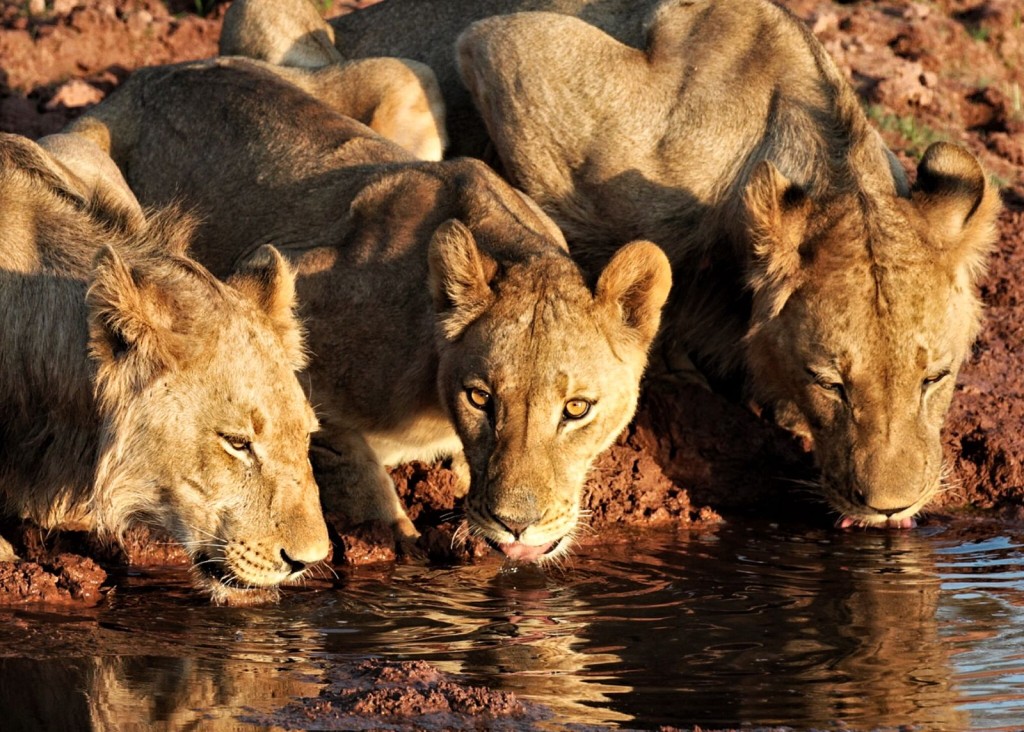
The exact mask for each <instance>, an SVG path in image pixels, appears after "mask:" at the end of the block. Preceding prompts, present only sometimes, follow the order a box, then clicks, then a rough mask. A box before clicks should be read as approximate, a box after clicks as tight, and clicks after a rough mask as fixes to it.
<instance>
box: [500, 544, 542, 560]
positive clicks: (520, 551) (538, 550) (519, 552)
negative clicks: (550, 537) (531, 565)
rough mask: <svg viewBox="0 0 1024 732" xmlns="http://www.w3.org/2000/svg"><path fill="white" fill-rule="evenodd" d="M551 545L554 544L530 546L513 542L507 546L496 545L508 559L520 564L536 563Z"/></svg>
mask: <svg viewBox="0 0 1024 732" xmlns="http://www.w3.org/2000/svg"><path fill="white" fill-rule="evenodd" d="M552 544H554V542H553V541H549V542H548V543H547V544H539V545H537V546H530V545H529V544H523V543H522V542H519V541H513V542H511V543H509V544H498V548H499V549H501V552H502V554H504V555H505V556H506V557H508V558H509V559H518V560H519V561H521V562H536V561H537V560H538V559H540V558H541V557H542V556H544V554H545V553H546V552H547V551H548V549H550V548H551V545H552Z"/></svg>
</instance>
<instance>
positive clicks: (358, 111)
mask: <svg viewBox="0 0 1024 732" xmlns="http://www.w3.org/2000/svg"><path fill="white" fill-rule="evenodd" d="M333 42H334V32H333V31H332V30H331V27H330V26H329V25H327V23H326V22H324V20H323V18H321V17H320V13H319V12H318V10H317V9H316V8H315V7H314V6H313V3H312V2H311V0H271V1H270V2H266V1H262V0H261V1H257V2H250V0H237V1H236V2H233V3H232V4H231V6H230V7H229V8H228V11H227V13H225V15H224V25H223V29H222V31H221V37H220V54H221V55H222V56H246V57H248V58H252V59H257V60H260V61H266V62H268V63H270V64H273V65H275V66H278V67H279V69H278V73H279V74H280V75H281V76H282V77H284V78H286V79H288V80H289V81H291V82H292V83H293V84H297V85H298V86H300V87H302V88H303V89H305V90H306V91H307V92H308V93H310V94H312V95H313V96H315V97H317V98H318V99H320V100H321V101H322V102H324V103H325V104H327V105H328V106H330V107H333V108H334V109H335V110H337V111H339V112H341V113H342V114H345V115H347V116H349V117H352V118H353V119H357V120H359V121H360V122H362V123H363V124H365V125H367V126H369V127H370V128H371V129H372V130H374V131H375V132H377V133H378V134H380V135H383V136H384V137H386V138H388V139H389V140H392V141H394V142H396V143H398V144H399V145H401V146H402V147H404V148H405V149H406V150H408V151H410V152H411V153H412V154H413V155H415V156H416V157H418V158H421V159H422V160H440V159H441V156H442V155H443V153H444V149H445V147H446V146H447V144H448V138H447V133H446V130H445V112H444V102H443V101H442V99H441V90H440V88H439V87H438V84H437V78H436V77H435V76H434V72H433V71H431V69H430V67H429V66H427V65H426V64H422V63H419V62H417V61H410V60H408V59H399V58H367V59H360V60H357V61H346V60H345V59H344V58H343V57H342V55H341V54H340V53H339V52H338V51H337V49H335V47H334V45H333ZM287 67H297V68H295V69H289V68H287ZM324 67H327V68H326V69H325V68H324Z"/></svg>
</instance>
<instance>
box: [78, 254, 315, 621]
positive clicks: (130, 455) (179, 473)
mask: <svg viewBox="0 0 1024 732" xmlns="http://www.w3.org/2000/svg"><path fill="white" fill-rule="evenodd" d="M185 262H187V260H179V264H178V265H177V266H176V267H174V268H173V269H171V270H170V271H168V272H164V273H159V274H153V273H149V274H147V273H139V272H138V271H129V270H128V268H127V267H126V266H125V265H124V264H123V263H122V262H120V261H119V260H118V259H117V257H116V255H114V254H113V253H112V251H108V253H107V255H106V258H105V259H104V260H101V262H100V264H99V265H98V266H97V270H96V274H95V275H94V281H93V283H92V286H91V288H90V296H89V298H90V307H91V321H92V322H91V333H92V350H93V353H94V356H95V358H96V359H97V361H98V362H99V370H98V383H99V388H98V395H99V402H100V408H101V411H102V412H103V413H104V437H103V444H102V445H101V448H100V449H101V453H100V460H99V467H98V471H97V494H96V503H97V505H96V511H97V515H98V518H99V523H100V526H101V528H105V529H107V530H109V531H113V532H115V533H116V532H119V531H120V530H122V529H123V528H124V527H125V526H126V525H127V524H128V523H129V522H130V521H131V520H132V519H133V518H136V517H140V516H141V517H146V518H147V519H149V520H153V521H156V522H157V523H159V524H160V525H161V526H163V527H164V528H165V529H167V530H169V531H170V532H171V533H172V535H173V536H174V537H175V538H176V539H177V540H178V541H180V542H181V543H182V545H183V546H184V547H185V549H186V550H187V551H188V553H189V556H190V557H191V558H192V560H193V563H194V570H195V576H196V578H197V583H198V584H199V585H200V586H201V587H203V588H205V589H206V590H208V591H209V592H210V593H211V595H212V596H213V599H214V600H215V601H217V602H230V603H232V604H238V603H247V602H255V601H260V600H264V599H267V598H268V597H273V596H274V595H275V594H276V589H275V588H276V586H277V585H278V584H280V583H281V582H285V581H288V580H293V579H295V578H297V577H298V576H299V575H300V574H301V573H302V572H303V571H304V570H305V568H306V567H308V566H309V565H310V564H314V563H316V562H319V561H321V560H322V559H324V558H325V557H326V555H327V552H328V548H329V545H328V539H327V529H326V525H325V523H324V520H323V516H322V513H321V510H320V502H319V495H318V489H317V485H316V483H315V481H314V479H313V474H312V468H311V466H310V464H309V459H308V449H309V437H310V434H311V433H312V432H314V431H315V430H316V428H317V421H316V417H315V415H314V413H313V410H312V409H311V408H310V406H309V404H308V402H307V401H306V398H305V395H304V394H303V391H302V389H301V387H300V385H299V382H298V379H297V378H296V375H295V371H296V370H297V369H298V368H300V367H301V366H302V365H303V360H304V359H303V354H302V349H301V339H300V334H299V331H298V328H297V325H296V323H295V321H294V319H293V316H292V306H293V299H294V297H293V283H292V274H291V272H290V270H288V268H287V265H286V264H285V263H284V262H283V260H281V258H280V255H278V254H277V252H276V251H274V250H273V249H272V248H269V247H267V248H266V250H265V251H264V252H262V253H261V256H258V257H257V258H256V260H255V261H254V262H253V263H251V264H248V265H247V268H246V270H243V271H242V272H240V273H238V274H236V275H234V276H232V278H231V279H230V280H229V282H228V285H227V286H225V285H221V284H220V283H217V282H216V281H215V280H213V279H212V278H210V277H209V275H206V274H205V272H204V271H201V270H199V269H198V268H196V267H195V266H194V265H193V266H191V267H188V266H182V263H185ZM203 275H205V276H203Z"/></svg>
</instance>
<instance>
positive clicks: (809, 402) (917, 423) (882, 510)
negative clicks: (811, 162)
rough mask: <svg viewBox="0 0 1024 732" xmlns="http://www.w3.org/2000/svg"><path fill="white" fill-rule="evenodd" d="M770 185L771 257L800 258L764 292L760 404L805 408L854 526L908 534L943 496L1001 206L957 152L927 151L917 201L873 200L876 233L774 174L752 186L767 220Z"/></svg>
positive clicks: (852, 207) (770, 260)
mask: <svg viewBox="0 0 1024 732" xmlns="http://www.w3.org/2000/svg"><path fill="white" fill-rule="evenodd" d="M771 175H775V176H777V177H776V178H775V179H774V181H771V182H769V181H768V180H767V176H771ZM764 183H768V184H769V185H770V186H771V187H775V188H777V189H779V190H782V194H781V199H782V200H783V204H782V209H781V210H776V211H775V212H774V217H775V222H774V224H771V227H772V228H774V230H775V233H774V234H772V235H771V236H772V237H774V243H769V244H767V245H766V247H774V246H776V245H777V244H778V242H782V243H783V244H785V243H786V242H787V241H788V242H790V243H791V244H792V245H796V247H797V248H796V250H793V251H792V255H793V256H792V257H791V260H790V261H788V262H783V261H782V256H785V255H782V254H780V252H779V251H776V252H774V253H772V254H763V256H764V257H765V259H764V260H762V262H761V266H762V267H763V268H764V269H762V270H760V272H759V275H758V277H755V278H754V280H753V285H754V288H755V293H756V294H755V318H754V324H753V326H752V328H751V332H750V335H749V337H748V346H749V358H750V364H751V370H752V373H753V374H754V376H755V380H756V381H757V382H758V386H759V388H760V389H761V391H762V396H765V397H767V398H768V399H770V400H773V401H775V402H776V403H779V404H782V405H784V408H785V407H786V406H789V405H791V406H792V407H795V414H791V415H788V416H789V417H790V418H793V417H795V418H796V419H797V420H798V421H799V422H800V423H801V427H802V428H803V429H804V430H806V431H807V432H808V433H809V434H810V436H811V437H812V438H813V440H814V445H815V453H816V456H817V460H818V463H819V465H820V467H821V470H822V486H823V488H824V490H825V494H826V496H827V497H828V499H829V501H830V503H831V504H832V506H833V507H834V508H835V509H837V510H838V511H839V512H840V513H841V514H842V516H843V519H842V523H843V524H844V525H849V524H851V523H857V524H883V523H887V522H888V523H891V524H895V525H900V526H904V527H907V526H910V525H912V521H913V516H914V515H915V514H916V513H917V512H918V511H920V510H921V508H923V507H924V506H925V504H927V503H928V501H929V500H930V499H931V497H932V496H933V495H934V494H935V492H936V490H937V489H938V488H939V486H940V483H941V474H942V445H941V441H940V434H939V433H940V430H941V429H942V424H943V422H944V419H945V415H946V411H947V409H948V408H949V403H950V399H951V398H952V394H953V386H954V383H955V382H956V376H957V372H958V371H959V369H960V364H961V363H962V362H963V360H964V358H965V357H966V356H967V353H968V350H969V348H970V344H971V342H972V341H973V339H974V337H975V334H976V333H977V330H978V324H979V317H980V303H979V302H978V299H977V297H976V295H975V292H974V289H975V286H974V283H975V281H976V278H977V276H978V274H979V272H980V270H981V267H982V264H983V256H984V254H985V253H986V252H987V247H988V245H989V242H990V241H991V225H992V220H993V218H994V215H995V210H996V204H995V200H994V196H993V194H992V193H991V191H990V190H988V188H987V187H986V185H985V181H984V177H983V175H982V173H981V169H980V168H979V167H978V164H977V162H975V161H974V158H973V157H971V156H970V155H969V154H968V153H966V152H965V151H963V150H962V149H960V148H956V147H954V146H952V145H938V146H935V147H934V148H933V149H932V150H930V151H929V154H928V155H927V156H926V157H925V159H924V160H923V161H922V163H921V170H920V171H919V174H918V188H917V189H915V191H914V194H913V197H912V198H911V199H910V200H908V199H903V198H897V197H896V196H895V195H892V196H889V197H888V198H881V197H879V198H878V199H876V200H874V201H871V203H870V205H872V206H877V207H878V210H876V211H874V212H873V214H874V220H873V221H872V223H871V225H870V226H869V225H868V223H867V221H866V218H865V216H864V211H863V206H864V204H863V201H862V200H856V199H855V197H852V196H851V197H848V198H847V199H846V200H843V199H839V200H837V201H835V202H833V203H832V204H830V205H828V206H821V207H816V206H815V204H812V203H811V202H810V201H809V200H806V199H804V200H799V197H800V195H801V194H800V193H799V192H796V191H794V190H793V189H791V188H790V189H788V190H786V189H785V185H786V184H785V183H784V182H783V180H782V179H781V176H778V174H777V173H772V172H763V175H762V176H761V179H760V180H756V181H755V183H754V184H753V190H752V192H751V194H750V195H751V198H750V200H751V204H752V206H753V207H754V210H755V216H757V215H760V214H763V213H764V211H763V210H760V214H759V213H757V211H758V209H757V207H758V206H759V205H760V203H759V202H758V200H757V196H758V195H759V193H758V192H757V188H758V186H759V185H761V184H764ZM943 186H945V188H943ZM787 198H788V199H789V200H788V201H787V200H786V199H787ZM787 206H788V208H787ZM819 208H820V209H821V210H819ZM821 222H829V224H827V225H826V224H823V223H821ZM773 268H774V271H771V270H773Z"/></svg>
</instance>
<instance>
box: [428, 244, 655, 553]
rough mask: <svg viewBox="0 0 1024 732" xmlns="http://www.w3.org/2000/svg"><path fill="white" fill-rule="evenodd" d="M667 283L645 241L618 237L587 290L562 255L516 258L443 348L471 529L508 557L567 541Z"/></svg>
mask: <svg viewBox="0 0 1024 732" xmlns="http://www.w3.org/2000/svg"><path fill="white" fill-rule="evenodd" d="M487 269H488V266H487V265H486V264H484V265H483V267H482V270H481V272H482V273H485V272H486V270H487ZM486 276H487V275H486V274H484V277H485V278H486ZM669 281H670V274H669V266H668V262H667V260H666V259H665V256H664V254H662V253H661V251H660V250H659V249H658V248H657V247H655V246H653V245H652V244H649V243H647V242H634V243H633V244H630V245H627V246H626V247H624V248H623V249H622V250H621V251H620V254H619V255H617V256H616V257H614V258H613V260H612V262H611V263H609V265H608V267H607V268H606V269H605V271H604V273H603V274H602V276H601V278H600V279H599V281H598V284H597V287H596V292H594V293H592V292H591V290H590V289H589V288H588V287H587V286H586V285H585V284H584V282H583V280H582V277H581V275H580V273H579V270H578V269H577V268H576V266H575V265H574V264H573V263H572V262H571V260H569V258H568V257H564V258H563V257H551V258H549V264H547V265H545V266H543V267H542V266H539V265H538V264H537V262H536V260H534V261H532V262H529V263H523V264H519V265H512V266H510V267H508V268H507V269H506V270H505V271H504V272H503V273H502V274H501V275H500V276H496V277H494V279H493V280H492V281H491V283H490V285H489V286H487V288H486V291H485V292H484V293H482V297H483V300H484V302H483V303H482V308H486V309H484V310H483V312H482V314H480V315H479V316H478V317H476V318H475V319H473V320H472V322H470V323H469V324H468V325H467V326H465V328H464V330H462V331H461V332H459V333H458V335H457V337H455V338H452V339H451V341H450V342H449V343H448V344H447V345H446V346H445V347H444V348H443V349H442V354H441V364H440V375H439V383H440V385H441V389H442V395H443V400H444V403H445V405H446V407H447V409H448V412H449V414H450V415H451V417H452V420H453V421H454V422H455V424H456V429H457V431H458V433H459V437H460V438H461V440H462V444H463V449H464V452H465V455H466V459H467V462H468V463H469V467H470V472H471V486H470V490H469V493H468V495H467V498H466V514H467V517H468V518H469V522H470V527H471V529H472V530H475V531H478V532H479V533H480V534H481V535H483V536H484V538H486V539H487V540H488V542H490V543H491V544H493V545H495V546H496V547H498V548H499V549H501V551H503V552H504V553H505V554H507V555H508V556H510V557H512V558H514V559H524V560H530V561H532V560H536V559H541V558H551V557H554V556H557V555H558V554H561V553H562V552H564V551H566V550H567V548H568V545H569V543H570V539H571V536H572V532H573V529H574V528H575V527H576V523H577V520H578V518H579V510H580V508H579V504H580V493H581V490H582V487H583V482H584V479H585V477H586V474H587V471H588V470H589V468H590V466H591V464H592V463H593V460H594V459H595V458H596V457H597V455H598V453H600V452H601V451H602V450H604V449H605V448H607V447H608V446H609V445H610V444H611V442H612V441H613V440H614V439H615V438H616V437H617V436H618V434H619V433H620V432H621V431H622V430H623V429H624V428H625V426H626V424H627V423H628V422H629V420H630V419H631V417H632V415H633V412H634V410H635V409H636V403H637V396H638V391H639V382H640V377H641V375H642V374H643V370H644V366H645V365H646V361H647V347H648V345H649V343H650V341H651V338H653V336H654V333H655V332H656V331H657V328H658V322H659V315H660V310H661V305H662V303H663V302H664V300H665V298H666V296H667V295H668V288H669Z"/></svg>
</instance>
